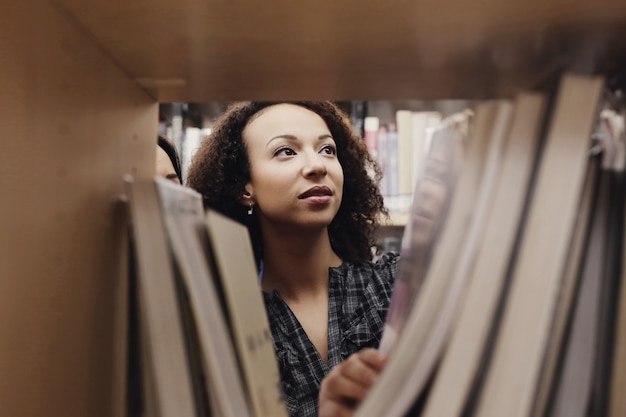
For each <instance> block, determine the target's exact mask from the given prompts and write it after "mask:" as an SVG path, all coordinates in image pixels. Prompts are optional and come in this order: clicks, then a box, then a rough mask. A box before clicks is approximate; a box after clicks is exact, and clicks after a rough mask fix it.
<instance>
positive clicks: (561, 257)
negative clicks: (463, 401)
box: [475, 74, 603, 417]
mask: <svg viewBox="0 0 626 417" xmlns="http://www.w3.org/2000/svg"><path fill="white" fill-rule="evenodd" d="M602 89H603V79H602V77H591V76H583V75H574V74H565V75H564V76H563V77H562V79H561V81H560V85H559V90H558V93H557V97H556V102H555V105H554V110H553V114H552V116H551V120H550V126H549V128H548V132H547V136H546V144H545V148H544V149H543V153H542V157H541V163H540V166H539V170H538V172H537V179H536V184H535V189H534V195H533V199H532V201H531V203H530V207H529V212H528V218H527V220H526V224H525V226H524V228H525V230H524V236H523V239H522V241H521V244H520V248H519V253H518V258H517V262H516V264H515V267H514V270H513V271H512V274H513V275H512V282H511V288H510V291H509V293H508V298H507V302H506V307H505V309H504V312H503V315H502V318H501V323H500V327H499V331H498V334H497V337H496V340H495V342H494V347H493V354H492V356H491V358H490V361H489V364H488V368H487V371H486V374H485V379H484V384H483V385H482V389H481V390H480V395H479V397H478V398H477V402H476V408H475V413H476V414H475V415H476V416H477V417H501V416H504V415H506V416H511V417H515V416H527V415H528V414H529V413H530V411H531V408H532V404H533V401H534V394H535V390H534V387H535V384H536V382H537V377H538V375H539V372H540V367H541V364H542V361H543V358H544V355H545V350H546V343H547V340H548V335H549V331H550V329H551V325H552V321H553V312H554V308H555V303H556V300H557V298H558V295H559V291H560V284H561V277H562V274H563V269H564V266H565V262H566V257H567V254H568V249H569V247H570V240H571V238H572V233H573V226H574V224H575V219H576V210H577V208H578V204H577V203H578V201H579V199H580V195H581V192H582V188H583V183H584V177H585V175H584V174H585V172H586V165H587V160H588V157H587V154H588V151H589V146H590V140H591V133H592V129H593V127H594V123H595V121H596V119H597V116H598V103H599V99H600V94H601V92H602Z"/></svg>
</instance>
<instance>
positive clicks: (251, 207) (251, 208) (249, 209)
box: [248, 203, 254, 216]
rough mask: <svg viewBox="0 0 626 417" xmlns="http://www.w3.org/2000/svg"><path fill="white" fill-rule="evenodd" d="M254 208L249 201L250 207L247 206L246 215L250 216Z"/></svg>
mask: <svg viewBox="0 0 626 417" xmlns="http://www.w3.org/2000/svg"><path fill="white" fill-rule="evenodd" d="M253 209H254V205H253V204H252V203H250V207H249V208H248V216H252V210H253Z"/></svg>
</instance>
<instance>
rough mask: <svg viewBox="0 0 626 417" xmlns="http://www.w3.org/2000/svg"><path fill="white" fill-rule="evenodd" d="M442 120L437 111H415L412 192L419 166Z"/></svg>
mask: <svg viewBox="0 0 626 417" xmlns="http://www.w3.org/2000/svg"><path fill="white" fill-rule="evenodd" d="M442 118H443V116H442V114H441V113H439V112H437V111H414V112H413V113H412V115H411V130H412V137H411V190H415V187H416V183H417V179H418V173H419V166H420V165H421V164H422V158H424V155H425V154H426V152H427V151H428V147H429V146H430V140H431V136H432V132H433V128H435V127H436V126H437V125H438V124H439V123H441V120H442Z"/></svg>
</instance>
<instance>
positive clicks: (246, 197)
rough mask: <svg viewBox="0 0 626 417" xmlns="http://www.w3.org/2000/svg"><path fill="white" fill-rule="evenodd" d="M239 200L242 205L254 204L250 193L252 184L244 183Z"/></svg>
mask: <svg viewBox="0 0 626 417" xmlns="http://www.w3.org/2000/svg"><path fill="white" fill-rule="evenodd" d="M239 201H240V202H241V204H243V205H244V206H250V205H251V204H254V198H253V194H252V185H250V183H248V184H246V186H245V189H244V192H243V195H242V196H241V198H240V199H239Z"/></svg>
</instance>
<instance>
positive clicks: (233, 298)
mask: <svg viewBox="0 0 626 417" xmlns="http://www.w3.org/2000/svg"><path fill="white" fill-rule="evenodd" d="M205 223H206V228H207V231H208V235H209V242H210V243H209V245H210V250H211V254H212V258H213V260H214V262H215V273H216V277H217V278H218V279H219V284H220V286H221V294H222V302H223V304H224V306H225V307H224V311H225V313H226V315H227V317H228V321H229V323H230V329H231V332H232V337H233V340H234V345H235V348H236V350H237V354H238V358H239V363H240V364H241V367H242V371H243V377H244V380H245V382H246V387H247V392H248V395H249V397H250V399H251V408H252V410H253V412H254V415H256V416H257V417H261V416H267V417H287V407H286V403H285V399H284V396H283V391H282V385H281V380H280V373H279V368H278V362H277V358H276V352H275V350H274V344H273V340H272V333H271V330H270V325H269V320H268V317H267V312H266V309H265V305H264V302H263V295H262V292H261V287H260V285H259V283H258V273H257V268H256V263H255V260H254V253H253V251H252V245H251V243H250V237H249V233H248V229H247V228H246V227H245V226H244V225H243V224H241V223H238V222H236V221H234V220H232V219H230V218H228V217H226V216H224V215H222V214H220V213H218V212H216V211H213V210H210V209H209V210H207V212H206V216H205Z"/></svg>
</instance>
